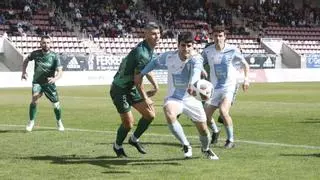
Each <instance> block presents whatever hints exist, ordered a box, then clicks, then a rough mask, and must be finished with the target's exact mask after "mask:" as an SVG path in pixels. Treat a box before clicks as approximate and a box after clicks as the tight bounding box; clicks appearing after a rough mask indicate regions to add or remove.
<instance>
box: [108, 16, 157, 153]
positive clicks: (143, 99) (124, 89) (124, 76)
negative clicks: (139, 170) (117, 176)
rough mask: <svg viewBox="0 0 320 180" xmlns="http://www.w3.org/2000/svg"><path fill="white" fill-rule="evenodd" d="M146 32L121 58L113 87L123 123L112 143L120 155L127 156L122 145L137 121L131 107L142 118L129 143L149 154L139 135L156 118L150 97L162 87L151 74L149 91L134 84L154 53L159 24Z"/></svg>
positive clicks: (151, 24)
mask: <svg viewBox="0 0 320 180" xmlns="http://www.w3.org/2000/svg"><path fill="white" fill-rule="evenodd" d="M144 31H145V32H144V36H145V38H144V40H143V41H142V42H140V43H139V44H138V45H137V46H136V47H135V48H134V49H132V50H131V51H130V53H129V54H128V55H127V56H126V57H125V58H124V59H123V60H122V62H121V64H120V67H119V69H118V72H117V73H116V75H115V76H114V80H113V82H112V86H111V90H110V95H111V98H112V101H113V104H114V105H115V107H116V108H117V111H118V113H119V114H120V117H121V122H122V123H121V125H120V126H119V128H118V131H117V136H116V141H115V142H114V143H113V150H114V151H115V153H116V155H117V157H127V155H126V153H125V151H124V149H123V146H122V145H123V141H124V140H125V138H126V137H127V135H128V133H129V131H130V130H131V129H132V127H133V124H134V117H133V114H132V112H131V106H132V107H134V108H135V109H136V110H137V111H138V112H139V113H140V114H141V115H142V117H141V118H140V120H139V122H138V125H137V128H136V130H135V131H134V133H133V135H132V136H131V137H130V138H129V144H130V145H132V146H134V147H136V148H137V150H138V151H139V152H140V153H141V154H146V150H145V149H144V147H143V146H142V145H141V143H140V142H139V138H140V136H141V135H142V134H143V133H144V132H145V131H146V130H147V129H148V127H149V125H150V123H151V122H152V120H153V119H154V118H155V109H154V106H153V101H152V100H151V99H150V97H151V96H153V95H154V94H155V93H156V92H157V90H158V88H159V87H158V85H157V83H156V82H155V80H154V79H153V76H152V74H148V75H147V78H148V80H149V81H150V82H151V84H152V85H153V90H151V91H149V92H147V93H146V92H145V91H144V89H143V86H138V87H137V86H135V85H134V75H135V74H138V73H140V71H141V70H142V69H143V68H144V67H145V65H146V64H148V63H149V61H150V60H151V59H152V58H153V57H154V56H155V55H154V52H153V51H154V48H155V46H156V45H157V43H158V41H159V40H160V27H159V26H158V25H157V24H156V23H154V22H150V23H148V24H146V27H145V30H144ZM149 96H150V97H149Z"/></svg>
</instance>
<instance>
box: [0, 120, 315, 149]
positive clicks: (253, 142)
mask: <svg viewBox="0 0 320 180" xmlns="http://www.w3.org/2000/svg"><path fill="white" fill-rule="evenodd" d="M0 127H19V128H20V127H21V128H25V125H11V124H0ZM40 128H41V129H56V127H44V126H41V127H40ZM65 130H66V131H75V132H95V133H106V134H115V133H116V131H100V130H90V129H76V128H65ZM144 136H155V137H159V136H162V137H172V135H170V134H155V133H146V134H144ZM188 138H192V139H198V138H199V137H198V136H188ZM236 142H240V143H247V144H256V145H264V146H282V147H291V148H303V149H320V146H309V145H294V144H283V143H268V142H261V141H249V140H236Z"/></svg>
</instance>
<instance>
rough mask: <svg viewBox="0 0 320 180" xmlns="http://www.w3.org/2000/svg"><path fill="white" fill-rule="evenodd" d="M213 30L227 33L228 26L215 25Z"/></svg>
mask: <svg viewBox="0 0 320 180" xmlns="http://www.w3.org/2000/svg"><path fill="white" fill-rule="evenodd" d="M213 32H217V33H221V32H224V33H225V34H226V28H225V27H224V26H215V27H214V28H213Z"/></svg>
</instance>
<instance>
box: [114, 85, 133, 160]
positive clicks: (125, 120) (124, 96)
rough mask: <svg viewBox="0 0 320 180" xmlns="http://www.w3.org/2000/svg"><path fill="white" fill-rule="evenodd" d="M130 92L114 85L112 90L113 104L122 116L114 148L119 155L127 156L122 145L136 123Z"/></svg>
mask: <svg viewBox="0 0 320 180" xmlns="http://www.w3.org/2000/svg"><path fill="white" fill-rule="evenodd" d="M128 94H129V91H127V90H126V89H122V88H119V87H117V86H114V85H113V86H112V87H111V90H110V95H111V98H112V101H113V104H114V105H115V107H116V109H117V111H118V113H119V114H120V118H121V124H120V126H119V127H118V129H117V135H116V140H115V142H114V144H113V150H114V151H115V153H116V154H117V157H127V155H126V153H125V152H124V150H123V147H122V145H123V142H124V140H125V138H126V137H127V135H128V133H129V131H130V130H131V128H132V127H133V124H134V117H133V114H132V112H131V105H130V104H131V101H130V96H128Z"/></svg>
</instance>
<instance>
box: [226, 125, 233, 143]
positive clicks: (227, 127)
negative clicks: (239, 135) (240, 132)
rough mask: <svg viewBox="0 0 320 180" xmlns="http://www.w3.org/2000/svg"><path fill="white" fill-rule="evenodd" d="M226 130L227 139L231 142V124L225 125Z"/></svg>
mask: <svg viewBox="0 0 320 180" xmlns="http://www.w3.org/2000/svg"><path fill="white" fill-rule="evenodd" d="M225 129H226V132H227V138H228V140H229V141H231V142H233V141H234V137H233V126H225Z"/></svg>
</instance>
